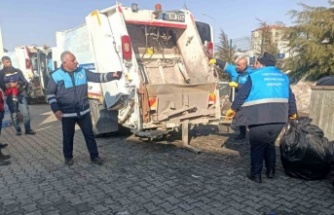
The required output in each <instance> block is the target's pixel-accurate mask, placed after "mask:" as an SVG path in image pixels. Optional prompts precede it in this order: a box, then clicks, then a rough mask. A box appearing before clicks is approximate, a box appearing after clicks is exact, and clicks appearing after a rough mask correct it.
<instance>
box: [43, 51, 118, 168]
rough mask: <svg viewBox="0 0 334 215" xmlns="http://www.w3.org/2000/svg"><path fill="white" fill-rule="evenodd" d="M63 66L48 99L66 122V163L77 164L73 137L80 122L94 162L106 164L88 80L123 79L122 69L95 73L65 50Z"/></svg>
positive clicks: (53, 78) (51, 81)
mask: <svg viewBox="0 0 334 215" xmlns="http://www.w3.org/2000/svg"><path fill="white" fill-rule="evenodd" d="M60 59H61V61H62V65H61V67H60V68H58V69H56V70H55V71H54V72H53V73H52V74H51V77H50V79H49V83H48V86H47V98H48V102H49V104H50V106H51V109H52V111H53V113H54V114H55V116H56V118H57V119H58V120H59V121H61V123H62V133H63V153H64V157H65V165H68V166H71V165H73V137H74V132H75V124H78V125H79V127H80V129H81V131H82V133H83V135H84V137H85V141H86V145H87V148H88V151H89V154H90V159H91V161H92V163H93V164H98V165H101V164H103V160H102V158H100V156H99V153H98V150H97V145H96V141H95V136H94V134H93V127H92V121H91V116H90V107H89V101H88V81H90V82H97V83H99V82H108V81H112V80H118V79H120V78H121V74H122V73H121V72H109V73H94V72H91V71H89V70H86V69H84V68H82V67H80V66H79V67H78V62H77V60H76V57H75V56H74V55H73V54H72V53H71V52H69V51H64V52H63V53H62V54H61V57H60Z"/></svg>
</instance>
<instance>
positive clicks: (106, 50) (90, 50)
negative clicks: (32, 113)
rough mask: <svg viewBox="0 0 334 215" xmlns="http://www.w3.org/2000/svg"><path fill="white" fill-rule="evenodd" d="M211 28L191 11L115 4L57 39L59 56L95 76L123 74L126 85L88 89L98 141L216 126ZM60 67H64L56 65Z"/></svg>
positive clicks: (217, 113) (95, 85) (93, 85)
mask: <svg viewBox="0 0 334 215" xmlns="http://www.w3.org/2000/svg"><path fill="white" fill-rule="evenodd" d="M212 38H213V35H212V28H211V26H210V25H209V24H207V23H205V22H200V21H197V20H195V18H194V16H193V15H192V13H191V12H190V11H188V10H183V9H180V10H169V11H165V10H163V8H162V6H161V4H157V5H155V7H154V9H152V10H148V9H139V7H138V4H132V5H131V6H130V7H126V6H123V5H121V4H116V5H114V6H112V7H109V8H106V9H103V10H94V11H92V12H91V13H90V14H88V15H87V16H86V18H85V22H84V23H83V24H82V25H79V26H77V27H74V28H72V29H68V30H64V31H58V32H56V42H57V49H58V53H61V52H62V51H65V50H68V51H71V52H73V53H74V55H75V56H76V58H77V61H78V63H79V64H80V66H82V67H83V68H86V69H88V70H90V71H93V72H100V73H105V72H112V71H122V72H123V75H122V78H121V79H120V80H117V81H112V82H108V83H101V84H100V83H88V85H89V86H88V88H89V89H88V97H89V101H90V108H91V116H92V121H93V128H94V133H95V135H100V134H103V133H108V132H113V131H117V130H118V129H119V127H120V126H122V127H125V128H128V129H130V130H131V132H133V133H134V134H136V135H137V136H141V137H148V138H151V139H154V138H159V137H162V136H164V135H166V134H168V133H169V132H171V131H173V130H176V129H182V140H183V143H184V145H185V146H187V147H188V146H189V147H190V145H189V139H188V129H189V127H190V128H191V127H192V126H191V125H198V124H216V125H217V124H218V123H219V121H220V118H221V111H220V108H221V107H220V104H219V99H218V98H219V90H218V84H217V76H216V74H215V73H214V72H213V70H212V69H211V68H210V67H209V65H208V61H209V59H210V57H212V54H213V39H212ZM57 61H59V62H58V65H60V63H61V62H60V59H59V57H58V59H57Z"/></svg>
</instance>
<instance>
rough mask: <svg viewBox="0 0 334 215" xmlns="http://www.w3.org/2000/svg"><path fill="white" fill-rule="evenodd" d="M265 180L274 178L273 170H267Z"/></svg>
mask: <svg viewBox="0 0 334 215" xmlns="http://www.w3.org/2000/svg"><path fill="white" fill-rule="evenodd" d="M266 175H267V178H270V179H273V178H274V177H275V170H268V171H267V172H266Z"/></svg>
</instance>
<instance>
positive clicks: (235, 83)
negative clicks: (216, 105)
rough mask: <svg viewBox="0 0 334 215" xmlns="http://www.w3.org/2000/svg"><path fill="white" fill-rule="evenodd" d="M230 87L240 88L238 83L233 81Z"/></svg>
mask: <svg viewBox="0 0 334 215" xmlns="http://www.w3.org/2000/svg"><path fill="white" fill-rule="evenodd" d="M228 86H230V87H235V88H237V87H238V83H237V82H234V81H232V82H230V83H228Z"/></svg>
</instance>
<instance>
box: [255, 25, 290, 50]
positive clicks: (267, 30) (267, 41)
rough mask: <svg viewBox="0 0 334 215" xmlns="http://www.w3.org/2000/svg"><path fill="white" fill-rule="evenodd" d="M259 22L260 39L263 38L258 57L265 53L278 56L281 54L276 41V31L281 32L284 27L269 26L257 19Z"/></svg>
mask: <svg viewBox="0 0 334 215" xmlns="http://www.w3.org/2000/svg"><path fill="white" fill-rule="evenodd" d="M257 20H258V21H259V28H258V32H259V34H260V35H259V37H260V38H261V44H260V50H258V53H256V54H257V55H262V54H263V53H264V52H269V53H270V54H272V55H274V56H277V54H278V53H279V51H278V47H277V42H276V41H275V39H274V33H275V31H274V29H275V30H279V28H281V27H283V26H284V25H282V24H277V25H268V24H267V23H266V22H265V21H262V20H260V19H257Z"/></svg>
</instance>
